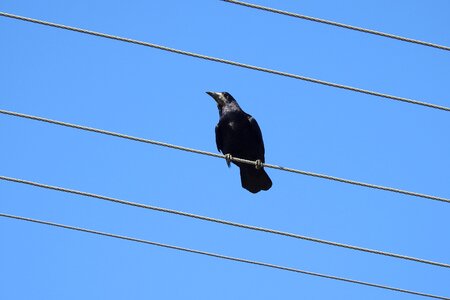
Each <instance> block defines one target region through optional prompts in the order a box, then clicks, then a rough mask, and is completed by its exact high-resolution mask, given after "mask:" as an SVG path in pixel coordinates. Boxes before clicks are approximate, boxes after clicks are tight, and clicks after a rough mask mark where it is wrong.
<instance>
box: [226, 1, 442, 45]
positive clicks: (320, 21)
mask: <svg viewBox="0 0 450 300" xmlns="http://www.w3.org/2000/svg"><path fill="white" fill-rule="evenodd" d="M222 1H224V2H228V3H233V4H237V5H242V6H246V7H250V8H256V9H260V10H265V11H268V12H272V13H276V14H280V15H285V16H290V17H294V18H299V19H304V20H308V21H313V22H318V23H323V24H327V25H332V26H337V27H342V28H346V29H350V30H356V31H360V32H364V33H369V34H374V35H379V36H382V37H387V38H391V39H395V40H400V41H403V42H408V43H413V44H419V45H422V46H427V47H433V48H437V49H441V50H446V51H450V47H448V46H443V45H439V44H434V43H430V42H424V41H420V40H416V39H411V38H407V37H403V36H399V35H395V34H390V33H385V32H381V31H376V30H372V29H366V28H362V27H357V26H352V25H347V24H343V23H338V22H334V21H329V20H325V19H319V18H315V17H310V16H305V15H301V14H297V13H293V12H289V11H284V10H279V9H275V8H271V7H267V6H262V5H258V4H253V3H248V2H243V1H237V0H222Z"/></svg>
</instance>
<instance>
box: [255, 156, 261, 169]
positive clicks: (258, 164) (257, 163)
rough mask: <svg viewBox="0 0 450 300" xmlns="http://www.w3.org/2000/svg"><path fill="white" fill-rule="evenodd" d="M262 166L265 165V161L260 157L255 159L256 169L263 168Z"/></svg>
mask: <svg viewBox="0 0 450 300" xmlns="http://www.w3.org/2000/svg"><path fill="white" fill-rule="evenodd" d="M262 167H263V163H262V162H261V160H260V159H257V160H256V161H255V168H256V170H259V169H261V168H262Z"/></svg>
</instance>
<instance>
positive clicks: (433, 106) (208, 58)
mask: <svg viewBox="0 0 450 300" xmlns="http://www.w3.org/2000/svg"><path fill="white" fill-rule="evenodd" d="M0 16H3V17H7V18H12V19H17V20H21V21H26V22H31V23H36V24H40V25H46V26H51V27H56V28H60V29H65V30H70V31H76V32H79V33H84V34H90V35H95V36H99V37H103V38H108V39H113V40H117V41H122V42H127V43H132V44H137V45H141V46H146V47H151V48H155V49H159V50H163V51H169V52H173V53H177V54H181V55H187V56H191V57H195V58H200V59H205V60H209V61H214V62H219V63H223V64H228V65H232V66H237V67H241V68H246V69H251V70H255V71H261V72H266V73H271V74H275V75H280V76H284V77H290V78H294V79H299V80H304V81H309V82H313V83H317V84H322V85H326V86H331V87H335V88H340V89H345V90H349V91H353V92H358V93H363V94H368V95H372V96H377V97H381V98H387V99H391V100H397V101H402V102H407V103H410V104H416V105H421V106H426V107H430V108H434V109H440V110H444V111H450V107H446V106H442V105H437V104H432V103H428V102H423V101H419V100H414V99H410V98H405V97H399V96H393V95H389V94H384V93H379V92H374V91H370V90H365V89H361V88H356V87H352V86H348V85H342V84H337V83H333V82H328V81H324V80H320V79H315V78H310V77H306V76H301V75H297V74H292V73H287V72H282V71H277V70H272V69H268V68H263V67H258V66H253V65H249V64H244V63H240V62H235V61H231V60H227V59H222V58H217V57H213V56H208V55H203V54H198V53H193V52H188V51H184V50H178V49H174V48H170V47H166V46H161V45H157V44H153V43H148V42H143V41H139V40H134V39H130V38H124V37H120V36H115V35H110V34H106V33H101V32H96V31H91V30H87V29H81V28H77V27H72V26H67V25H62V24H57V23H52V22H47V21H43V20H37V19H32V18H28V17H23V16H18V15H13V14H9V13H5V12H0Z"/></svg>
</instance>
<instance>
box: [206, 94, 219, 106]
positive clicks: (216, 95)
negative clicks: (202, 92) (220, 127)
mask: <svg viewBox="0 0 450 300" xmlns="http://www.w3.org/2000/svg"><path fill="white" fill-rule="evenodd" d="M206 93H207V94H208V95H210V96H211V97H212V98H213V99H214V100H215V101H216V102H217V104H219V103H220V102H219V99H220V97H219V96H220V95H219V93H216V92H206Z"/></svg>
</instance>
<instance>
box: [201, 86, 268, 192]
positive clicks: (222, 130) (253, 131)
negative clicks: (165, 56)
mask: <svg viewBox="0 0 450 300" xmlns="http://www.w3.org/2000/svg"><path fill="white" fill-rule="evenodd" d="M206 93H207V94H208V95H210V96H211V97H212V98H214V100H215V101H216V103H217V108H218V109H219V116H220V119H219V123H218V124H217V125H216V144H217V150H219V151H221V152H222V153H223V154H225V157H226V160H227V165H228V167H229V166H230V161H231V158H232V157H237V158H243V159H247V160H253V161H256V166H254V165H249V164H245V163H239V162H235V161H233V163H234V164H235V165H237V166H238V167H239V169H240V173H241V184H242V187H243V188H245V189H246V190H248V191H250V192H252V193H257V192H259V191H261V190H265V191H267V190H268V189H270V188H271V186H272V180H270V178H269V176H268V175H267V173H266V171H264V168H263V167H262V165H261V164H262V163H264V142H263V138H262V134H261V129H260V128H259V126H258V123H257V122H256V120H255V119H254V118H253V117H252V116H251V115H249V114H247V113H245V112H244V111H243V110H242V109H241V107H240V106H239V104H238V103H237V102H236V100H235V99H234V98H233V96H231V95H230V94H229V93H227V92H221V93H218V92H206Z"/></svg>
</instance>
